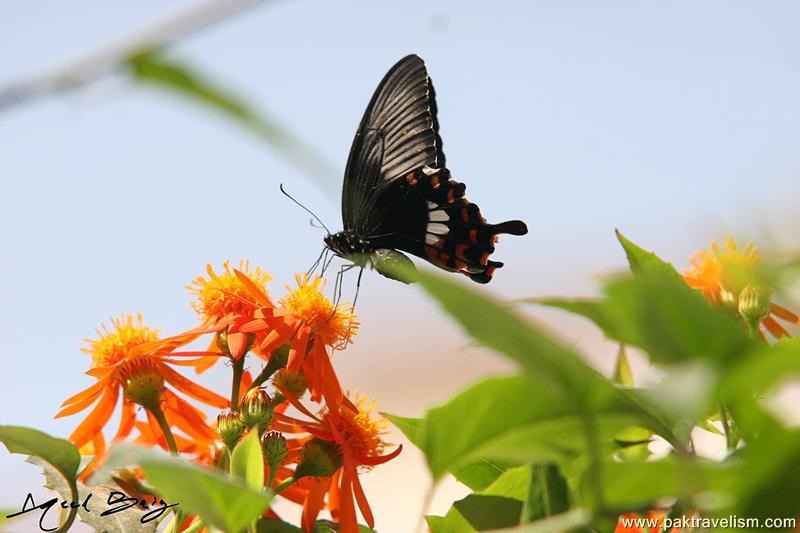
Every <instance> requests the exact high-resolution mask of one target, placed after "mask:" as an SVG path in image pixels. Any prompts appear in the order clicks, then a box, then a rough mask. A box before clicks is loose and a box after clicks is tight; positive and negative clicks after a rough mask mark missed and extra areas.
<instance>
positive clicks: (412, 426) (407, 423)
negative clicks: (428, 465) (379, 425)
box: [383, 413, 425, 448]
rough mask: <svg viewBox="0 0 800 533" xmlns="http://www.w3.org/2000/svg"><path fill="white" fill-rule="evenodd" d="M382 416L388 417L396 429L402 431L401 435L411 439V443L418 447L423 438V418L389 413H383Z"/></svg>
mask: <svg viewBox="0 0 800 533" xmlns="http://www.w3.org/2000/svg"><path fill="white" fill-rule="evenodd" d="M383 416H384V417H385V418H386V419H388V420H389V421H390V422H391V423H392V424H394V425H395V427H396V428H397V429H399V430H400V431H402V432H403V435H405V436H406V438H408V440H410V441H411V443H412V444H413V445H414V446H416V447H417V448H419V447H420V446H421V445H422V442H423V440H424V438H425V435H424V429H425V420H424V419H422V418H408V417H405V416H398V415H391V414H388V413H383Z"/></svg>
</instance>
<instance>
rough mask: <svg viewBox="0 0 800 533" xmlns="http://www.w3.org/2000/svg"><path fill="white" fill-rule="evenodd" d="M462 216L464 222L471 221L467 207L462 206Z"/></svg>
mask: <svg viewBox="0 0 800 533" xmlns="http://www.w3.org/2000/svg"><path fill="white" fill-rule="evenodd" d="M461 218H463V219H464V222H469V210H467V208H466V207H462V208H461Z"/></svg>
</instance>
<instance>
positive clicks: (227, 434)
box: [217, 411, 245, 450]
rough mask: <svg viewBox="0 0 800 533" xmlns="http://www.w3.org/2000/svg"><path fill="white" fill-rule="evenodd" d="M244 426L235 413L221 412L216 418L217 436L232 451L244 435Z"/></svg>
mask: <svg viewBox="0 0 800 533" xmlns="http://www.w3.org/2000/svg"><path fill="white" fill-rule="evenodd" d="M244 429H245V428H244V424H242V421H241V419H240V417H239V413H238V412H236V411H222V412H221V413H220V414H219V415H218V416H217V434H218V435H219V436H220V437H222V440H223V442H224V443H225V446H227V447H228V449H230V450H233V448H234V447H235V446H236V443H237V442H238V441H239V438H240V437H241V436H242V434H243V433H244Z"/></svg>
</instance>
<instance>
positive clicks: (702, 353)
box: [528, 233, 752, 364]
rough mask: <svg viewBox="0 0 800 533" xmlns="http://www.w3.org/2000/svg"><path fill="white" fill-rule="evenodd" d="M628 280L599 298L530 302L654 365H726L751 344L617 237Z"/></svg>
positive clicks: (660, 265)
mask: <svg viewBox="0 0 800 533" xmlns="http://www.w3.org/2000/svg"><path fill="white" fill-rule="evenodd" d="M618 237H619V239H620V242H621V243H622V245H623V247H624V248H625V253H626V254H627V256H628V261H629V262H630V265H631V270H633V272H634V273H635V274H636V275H635V276H634V277H633V278H621V279H616V280H613V281H611V282H609V283H607V284H606V286H605V292H606V295H607V297H606V298H605V299H585V300H580V299H578V300H575V299H561V298H548V299H532V300H528V301H529V302H530V303H538V304H542V305H547V306H550V307H557V308H560V309H564V310H566V311H570V312H572V313H575V314H579V315H581V316H584V317H586V318H588V319H589V320H592V321H593V322H594V323H595V324H597V325H598V326H599V327H600V328H601V329H602V330H603V332H604V333H605V334H606V336H607V337H609V338H610V339H614V340H618V341H620V342H623V343H625V344H630V345H633V346H637V347H639V348H642V349H644V350H646V351H647V352H648V353H649V354H650V356H651V357H652V358H653V359H654V360H655V361H657V362H659V363H665V364H669V363H675V362H680V361H687V360H691V359H698V358H703V359H710V360H714V361H716V362H718V363H727V362H729V361H731V360H733V359H735V358H737V357H740V356H741V355H742V354H743V353H744V352H745V351H746V350H748V349H750V348H751V346H752V341H751V340H750V339H749V338H748V337H747V335H746V333H745V331H744V329H743V328H742V326H741V325H740V324H739V323H738V322H737V321H736V320H735V319H734V318H732V317H730V316H728V315H727V314H725V313H723V312H722V311H719V310H717V309H712V308H711V306H710V305H709V304H708V302H707V301H706V300H705V298H704V297H703V296H702V294H700V292H699V291H696V290H694V289H691V288H690V287H689V286H688V285H686V283H685V282H684V281H683V278H681V276H680V275H679V274H678V273H677V272H676V271H675V269H674V268H673V267H672V265H670V264H669V263H666V262H664V261H662V260H661V259H659V258H658V257H657V256H656V255H655V254H653V253H651V252H646V251H644V250H642V249H641V248H640V247H638V246H637V245H635V244H634V243H632V242H631V241H629V240H628V239H626V238H625V237H624V236H622V235H621V234H619V233H618Z"/></svg>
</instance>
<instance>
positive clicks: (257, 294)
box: [233, 268, 272, 306]
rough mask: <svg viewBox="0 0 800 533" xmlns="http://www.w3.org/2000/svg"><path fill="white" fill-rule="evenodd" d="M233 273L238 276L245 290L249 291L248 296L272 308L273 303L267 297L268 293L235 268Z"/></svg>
mask: <svg viewBox="0 0 800 533" xmlns="http://www.w3.org/2000/svg"><path fill="white" fill-rule="evenodd" d="M233 273H234V274H236V278H237V279H238V280H239V282H240V283H241V284H242V285H243V286H244V288H245V290H247V292H248V294H250V296H252V297H253V299H254V300H255V301H256V302H258V303H260V304H261V305H264V306H271V305H272V303H271V302H270V301H269V298H268V297H267V293H265V292H264V290H263V289H262V288H261V287H259V286H258V285H256V284H255V283H253V280H252V279H250V276H248V275H247V274H245V273H243V272H241V271H240V270H238V269H236V268H234V269H233Z"/></svg>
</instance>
